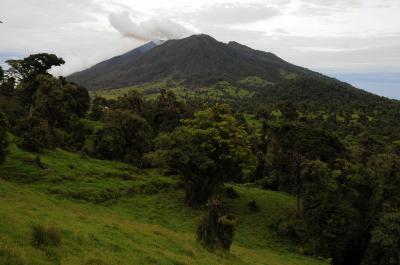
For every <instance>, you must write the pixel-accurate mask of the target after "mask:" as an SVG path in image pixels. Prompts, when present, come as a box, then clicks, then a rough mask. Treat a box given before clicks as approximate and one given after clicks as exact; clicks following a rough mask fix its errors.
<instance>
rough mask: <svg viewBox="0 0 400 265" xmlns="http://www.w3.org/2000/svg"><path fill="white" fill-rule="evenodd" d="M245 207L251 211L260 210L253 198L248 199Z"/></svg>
mask: <svg viewBox="0 0 400 265" xmlns="http://www.w3.org/2000/svg"><path fill="white" fill-rule="evenodd" d="M247 207H248V208H249V210H250V212H253V213H255V212H259V211H260V208H259V207H258V205H257V203H256V201H255V200H252V201H250V202H249V203H248V204H247Z"/></svg>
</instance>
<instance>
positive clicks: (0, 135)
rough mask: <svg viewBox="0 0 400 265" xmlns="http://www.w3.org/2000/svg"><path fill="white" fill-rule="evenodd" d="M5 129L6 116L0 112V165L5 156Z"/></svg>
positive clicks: (6, 143) (6, 123)
mask: <svg viewBox="0 0 400 265" xmlns="http://www.w3.org/2000/svg"><path fill="white" fill-rule="evenodd" d="M7 128H8V122H7V118H6V115H5V114H4V113H3V112H0V164H1V163H3V162H4V159H5V158H6V155H7V147H8V140H7Z"/></svg>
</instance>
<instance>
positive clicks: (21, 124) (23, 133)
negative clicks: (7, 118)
mask: <svg viewBox="0 0 400 265" xmlns="http://www.w3.org/2000/svg"><path fill="white" fill-rule="evenodd" d="M16 132H17V134H18V135H19V136H20V141H19V143H18V146H19V147H20V148H22V149H24V150H27V151H30V152H40V151H41V150H42V149H44V148H49V147H50V146H51V142H52V140H51V136H50V132H49V126H48V123H47V122H46V121H43V120H40V119H39V118H37V117H35V116H34V117H31V118H24V119H21V120H20V121H18V123H17V128H16Z"/></svg>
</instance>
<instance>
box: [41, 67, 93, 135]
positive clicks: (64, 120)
mask: <svg viewBox="0 0 400 265" xmlns="http://www.w3.org/2000/svg"><path fill="white" fill-rule="evenodd" d="M36 79H37V83H38V89H37V91H36V93H35V101H34V108H33V114H34V115H36V116H38V117H40V118H42V119H44V120H47V121H48V122H49V125H50V126H52V127H59V128H68V126H69V121H70V116H71V115H76V116H77V117H78V118H82V117H83V116H84V115H85V114H86V112H87V110H88V108H89V102H90V98H89V94H88V92H87V90H86V89H85V88H82V87H80V86H78V85H75V84H73V83H65V82H64V81H63V80H62V79H61V80H60V79H57V78H54V77H52V76H46V75H38V76H37V78H36Z"/></svg>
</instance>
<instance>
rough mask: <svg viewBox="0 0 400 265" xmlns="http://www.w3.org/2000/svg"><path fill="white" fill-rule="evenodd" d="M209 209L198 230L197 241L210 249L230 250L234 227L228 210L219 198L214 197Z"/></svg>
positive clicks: (209, 203)
mask: <svg viewBox="0 0 400 265" xmlns="http://www.w3.org/2000/svg"><path fill="white" fill-rule="evenodd" d="M207 207H208V211H207V212H206V213H205V214H204V216H203V218H202V219H201V223H200V225H199V227H198V228H197V240H198V241H200V242H201V243H202V244H203V245H205V246H206V247H209V248H214V247H220V248H223V249H226V250H229V249H230V248H231V245H232V242H233V236H234V227H233V221H232V220H231V218H230V217H229V215H228V214H227V209H226V208H225V207H224V206H223V203H222V201H221V199H220V198H218V197H212V198H211V199H210V200H209V201H208V203H207Z"/></svg>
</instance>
